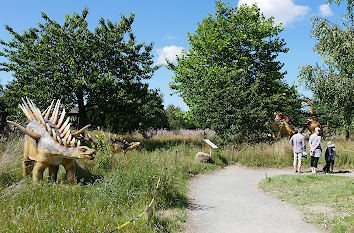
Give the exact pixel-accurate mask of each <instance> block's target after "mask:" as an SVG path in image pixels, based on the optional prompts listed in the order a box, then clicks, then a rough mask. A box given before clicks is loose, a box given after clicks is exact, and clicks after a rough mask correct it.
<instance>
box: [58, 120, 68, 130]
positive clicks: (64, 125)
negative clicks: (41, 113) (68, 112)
mask: <svg viewBox="0 0 354 233" xmlns="http://www.w3.org/2000/svg"><path fill="white" fill-rule="evenodd" d="M69 121H70V117H68V118H67V119H66V121H65V122H64V124H63V125H62V126H61V127H60V129H59V130H60V131H61V132H63V130H64V128H65V127H66V125H67V124H68V123H69Z"/></svg>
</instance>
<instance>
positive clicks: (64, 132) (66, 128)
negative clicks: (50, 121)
mask: <svg viewBox="0 0 354 233" xmlns="http://www.w3.org/2000/svg"><path fill="white" fill-rule="evenodd" d="M68 131H70V123H69V124H68V125H67V126H66V127H65V129H64V130H63V134H66V133H67V132H68Z"/></svg>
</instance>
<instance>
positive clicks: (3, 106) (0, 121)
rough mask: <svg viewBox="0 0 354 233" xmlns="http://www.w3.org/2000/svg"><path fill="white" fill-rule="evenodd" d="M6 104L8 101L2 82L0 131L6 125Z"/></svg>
mask: <svg viewBox="0 0 354 233" xmlns="http://www.w3.org/2000/svg"><path fill="white" fill-rule="evenodd" d="M6 106H7V103H6V101H5V99H4V90H3V87H2V85H1V84H0V132H1V131H2V130H3V129H4V127H5V125H6V117H7V116H8V113H7V111H6Z"/></svg>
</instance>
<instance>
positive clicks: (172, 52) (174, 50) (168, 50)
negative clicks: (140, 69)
mask: <svg viewBox="0 0 354 233" xmlns="http://www.w3.org/2000/svg"><path fill="white" fill-rule="evenodd" d="M182 50H183V47H178V46H175V45H171V46H165V47H163V48H162V49H159V48H158V49H157V54H158V56H159V57H158V58H157V64H158V65H166V64H167V62H166V59H167V60H168V61H170V62H174V61H176V56H179V55H180V54H181V53H182Z"/></svg>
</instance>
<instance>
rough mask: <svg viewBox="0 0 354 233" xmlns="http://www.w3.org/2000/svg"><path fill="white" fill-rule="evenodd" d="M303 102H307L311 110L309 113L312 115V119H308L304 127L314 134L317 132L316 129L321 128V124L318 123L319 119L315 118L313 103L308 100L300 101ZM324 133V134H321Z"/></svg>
mask: <svg viewBox="0 0 354 233" xmlns="http://www.w3.org/2000/svg"><path fill="white" fill-rule="evenodd" d="M300 101H301V102H306V103H307V105H308V108H309V113H310V118H308V119H307V122H306V123H304V124H303V125H304V126H306V128H307V129H308V130H309V131H310V132H311V133H314V132H315V128H320V129H322V127H321V124H320V122H319V121H318V119H317V117H316V116H315V111H314V109H313V106H312V103H311V101H310V100H309V99H306V98H302V99H300ZM321 133H322V132H321Z"/></svg>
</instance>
